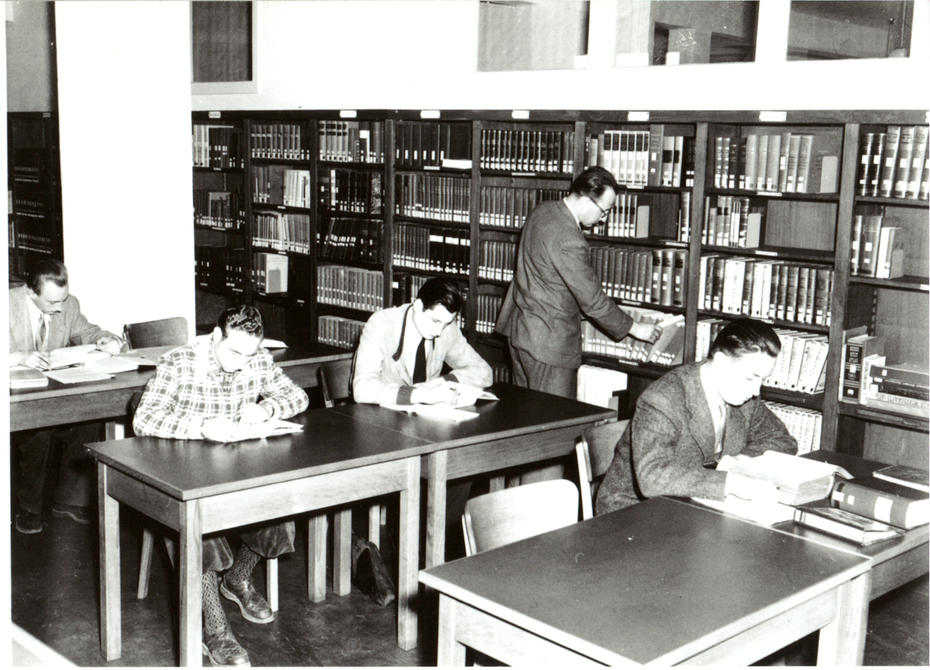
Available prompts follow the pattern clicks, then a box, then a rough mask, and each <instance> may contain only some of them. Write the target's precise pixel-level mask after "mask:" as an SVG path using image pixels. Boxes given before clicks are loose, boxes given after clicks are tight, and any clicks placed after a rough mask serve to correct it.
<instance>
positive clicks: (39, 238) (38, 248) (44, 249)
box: [16, 230, 55, 255]
mask: <svg viewBox="0 0 930 670" xmlns="http://www.w3.org/2000/svg"><path fill="white" fill-rule="evenodd" d="M16 248H17V249H22V250H23V251H34V252H36V253H39V254H46V255H51V254H52V253H53V249H54V248H55V244H54V241H53V236H52V235H51V234H49V235H39V234H36V232H35V231H33V232H30V233H26V232H23V231H21V230H17V231H16Z"/></svg>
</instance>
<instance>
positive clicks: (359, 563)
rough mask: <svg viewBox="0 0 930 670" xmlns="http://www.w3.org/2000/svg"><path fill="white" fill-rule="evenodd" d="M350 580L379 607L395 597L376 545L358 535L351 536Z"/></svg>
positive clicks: (395, 594)
mask: <svg viewBox="0 0 930 670" xmlns="http://www.w3.org/2000/svg"><path fill="white" fill-rule="evenodd" d="M352 580H353V581H354V582H355V585H356V586H357V587H358V588H359V590H360V591H362V592H363V593H367V594H368V596H369V597H370V598H371V599H372V600H374V601H375V602H376V603H377V604H379V605H380V606H381V607H385V606H387V605H390V604H391V603H392V602H394V599H395V598H396V597H397V593H396V591H395V589H394V582H393V581H392V580H391V573H390V572H388V569H387V566H386V565H385V564H384V559H383V558H381V552H380V551H379V550H378V545H376V544H372V543H371V542H369V541H368V540H365V539H363V538H361V537H358V536H356V537H353V538H352Z"/></svg>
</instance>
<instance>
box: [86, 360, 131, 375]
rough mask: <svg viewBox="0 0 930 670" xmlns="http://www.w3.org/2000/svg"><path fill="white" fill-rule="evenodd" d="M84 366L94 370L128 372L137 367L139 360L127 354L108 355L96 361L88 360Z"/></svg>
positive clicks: (109, 372) (112, 372)
mask: <svg viewBox="0 0 930 670" xmlns="http://www.w3.org/2000/svg"><path fill="white" fill-rule="evenodd" d="M84 367H85V368H87V369H88V370H93V371H94V372H103V373H105V374H115V373H117V372H130V371H132V370H138V369H139V361H138V360H134V359H133V358H130V357H128V356H110V357H109V358H102V359H100V360H97V361H88V362H87V363H85V364H84Z"/></svg>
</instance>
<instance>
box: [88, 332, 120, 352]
mask: <svg viewBox="0 0 930 670" xmlns="http://www.w3.org/2000/svg"><path fill="white" fill-rule="evenodd" d="M94 345H95V346H96V347H97V348H98V349H99V350H100V351H104V352H106V353H108V354H110V355H111V356H115V355H116V354H118V353H119V352H120V349H121V348H122V346H123V343H122V342H121V341H120V339H119V338H117V337H113V336H112V335H101V336H100V337H98V338H97V341H96V342H94Z"/></svg>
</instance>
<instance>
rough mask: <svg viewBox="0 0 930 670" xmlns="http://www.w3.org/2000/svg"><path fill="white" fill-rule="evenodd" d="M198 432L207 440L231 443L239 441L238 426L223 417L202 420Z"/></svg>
mask: <svg viewBox="0 0 930 670" xmlns="http://www.w3.org/2000/svg"><path fill="white" fill-rule="evenodd" d="M200 432H201V433H202V434H203V436H204V437H205V438H206V439H208V440H213V441H215V442H233V441H235V440H238V439H239V424H237V423H236V422H235V421H233V420H232V419H229V418H227V417H225V416H215V417H213V418H211V419H204V422H203V424H201V426H200Z"/></svg>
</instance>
